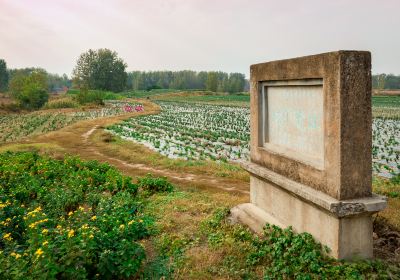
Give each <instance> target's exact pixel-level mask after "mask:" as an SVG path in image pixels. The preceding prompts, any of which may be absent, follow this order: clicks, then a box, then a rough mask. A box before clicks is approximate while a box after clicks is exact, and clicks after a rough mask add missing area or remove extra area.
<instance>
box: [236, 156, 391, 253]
mask: <svg viewBox="0 0 400 280" xmlns="http://www.w3.org/2000/svg"><path fill="white" fill-rule="evenodd" d="M242 167H243V168H244V169H246V170H247V171H248V172H249V173H250V176H251V177H250V203H244V204H240V205H238V206H236V207H234V208H233V209H231V219H232V221H234V222H240V223H243V224H246V225H248V226H249V227H250V228H251V229H252V230H253V231H255V232H261V231H262V229H263V226H264V225H265V224H266V223H269V224H274V225H277V226H279V227H282V228H285V227H287V226H292V227H293V230H294V231H296V232H308V233H311V234H312V235H313V236H314V238H315V239H316V240H318V241H319V242H321V243H322V244H324V245H327V246H328V247H329V248H330V249H331V252H330V254H331V255H332V256H333V257H335V258H339V259H350V258H353V257H361V258H371V257H372V256H373V255H372V249H373V248H372V245H373V244H372V217H371V216H372V214H374V213H376V212H378V211H380V210H382V209H384V208H385V206H386V199H385V198H384V197H382V196H378V195H372V196H370V197H365V198H361V199H349V200H337V199H335V198H332V197H330V196H329V195H326V194H325V193H323V192H320V191H316V190H314V189H313V188H310V187H308V186H306V185H303V184H300V183H297V182H294V181H292V180H290V179H287V178H285V177H284V176H281V175H279V174H277V173H275V172H272V171H270V170H268V169H266V168H263V167H260V166H259V165H257V164H254V163H243V164H242Z"/></svg>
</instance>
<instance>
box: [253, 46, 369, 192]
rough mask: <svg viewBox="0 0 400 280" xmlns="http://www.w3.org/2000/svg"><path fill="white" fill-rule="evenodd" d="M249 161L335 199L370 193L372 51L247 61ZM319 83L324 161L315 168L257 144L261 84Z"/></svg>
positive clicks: (258, 138) (259, 122) (259, 124)
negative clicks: (249, 63) (249, 129)
mask: <svg viewBox="0 0 400 280" xmlns="http://www.w3.org/2000/svg"><path fill="white" fill-rule="evenodd" d="M250 72H251V80H250V91H251V96H250V102H251V108H252V110H251V161H253V162H255V163H258V164H260V165H262V166H265V167H267V168H269V169H271V170H273V171H275V172H277V173H279V174H282V175H284V176H287V177H289V178H291V179H292V180H295V181H297V182H300V183H302V184H305V185H308V186H311V187H313V188H315V189H317V190H320V191H322V192H324V193H326V194H329V195H330V196H332V197H334V198H337V199H351V198H357V197H364V196H369V195H371V145H372V144H371V143H372V136H371V135H372V133H371V55H370V53H369V52H364V51H361V52H360V51H338V52H331V53H325V54H320V55H312V56H306V57H300V58H295V59H288V60H280V61H273V62H267V63H261V64H255V65H252V66H251V68H250ZM313 79H322V81H323V92H322V93H323V103H324V108H323V114H324V116H323V119H324V124H323V126H324V159H323V164H322V166H323V168H322V169H321V168H316V167H315V166H313V165H312V164H307V161H305V162H303V161H301V160H299V159H298V158H296V159H294V158H291V157H288V156H287V155H285V154H284V153H279V152H274V151H273V150H268V149H265V148H264V147H263V145H260V138H261V137H260V135H259V134H260V126H261V125H262V124H261V118H260V111H261V105H260V104H261V100H260V94H261V92H262V84H263V83H265V82H268V81H275V82H276V81H280V82H282V81H291V80H305V81H307V80H313Z"/></svg>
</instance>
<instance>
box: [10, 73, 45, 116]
mask: <svg viewBox="0 0 400 280" xmlns="http://www.w3.org/2000/svg"><path fill="white" fill-rule="evenodd" d="M47 88H48V85H47V73H46V72H44V71H33V72H31V73H30V74H25V73H24V72H16V73H15V74H14V75H13V78H12V79H11V81H10V92H11V94H12V96H13V97H14V99H15V100H17V101H18V103H19V104H20V106H21V107H23V108H25V109H30V110H32V109H39V108H40V107H42V106H43V105H44V104H45V103H46V102H47V100H48V99H49V94H48V93H47Z"/></svg>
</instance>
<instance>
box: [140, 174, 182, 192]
mask: <svg viewBox="0 0 400 280" xmlns="http://www.w3.org/2000/svg"><path fill="white" fill-rule="evenodd" d="M138 185H139V187H140V188H142V189H143V190H144V191H146V192H148V193H150V194H153V193H157V192H171V191H172V190H173V189H174V186H173V185H172V184H171V183H170V182H169V181H168V180H167V178H165V177H154V176H153V175H151V174H150V173H149V174H147V175H146V176H145V177H139V178H138Z"/></svg>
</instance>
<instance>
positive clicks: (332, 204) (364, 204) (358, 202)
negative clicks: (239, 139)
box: [241, 162, 387, 218]
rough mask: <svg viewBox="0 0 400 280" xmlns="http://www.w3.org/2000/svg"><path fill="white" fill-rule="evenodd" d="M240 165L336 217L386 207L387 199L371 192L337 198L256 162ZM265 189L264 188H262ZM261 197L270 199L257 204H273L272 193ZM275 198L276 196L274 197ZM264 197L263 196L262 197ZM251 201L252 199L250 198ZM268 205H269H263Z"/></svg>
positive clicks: (374, 210)
mask: <svg viewBox="0 0 400 280" xmlns="http://www.w3.org/2000/svg"><path fill="white" fill-rule="evenodd" d="M241 166H242V167H243V168H244V169H245V170H247V171H248V172H249V173H250V174H251V175H252V177H253V176H254V177H256V178H259V179H261V180H266V181H268V182H269V183H270V184H273V185H274V187H275V188H280V189H283V190H285V191H286V192H287V193H289V194H290V195H292V196H294V197H296V198H298V199H301V200H303V201H304V202H307V203H309V204H313V205H315V206H316V207H320V208H321V209H324V210H325V211H327V212H329V213H330V214H331V215H333V216H336V217H340V218H342V217H346V216H354V215H359V214H366V213H370V214H373V213H376V212H379V211H381V210H383V209H384V208H385V207H386V204H387V199H386V198H385V197H383V196H380V195H376V194H373V195H371V196H368V197H363V198H358V199H349V200H338V199H336V198H333V197H331V196H329V195H327V194H325V193H323V192H321V191H317V190H315V189H313V188H311V187H309V186H306V185H303V184H301V183H298V182H296V181H293V180H291V179H289V178H286V177H285V176H282V175H280V174H278V173H275V172H273V171H271V170H269V169H267V168H265V167H262V166H260V165H258V164H255V163H251V162H242V163H241ZM252 191H253V188H252V186H250V196H251V198H252V197H253V198H254V201H255V200H257V199H258V198H255V197H254V196H255V195H256V194H255V193H253V192H252ZM263 191H264V192H265V191H266V188H264V190H263ZM261 196H262V197H264V196H265V197H269V198H271V201H265V203H256V205H258V204H268V205H270V204H273V203H276V202H274V200H272V199H274V198H273V197H274V195H273V194H271V193H263V194H262V195H261ZM275 198H276V197H275ZM263 199H265V198H263ZM252 202H253V199H252ZM258 206H259V207H260V208H263V205H258ZM265 207H269V206H265Z"/></svg>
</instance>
